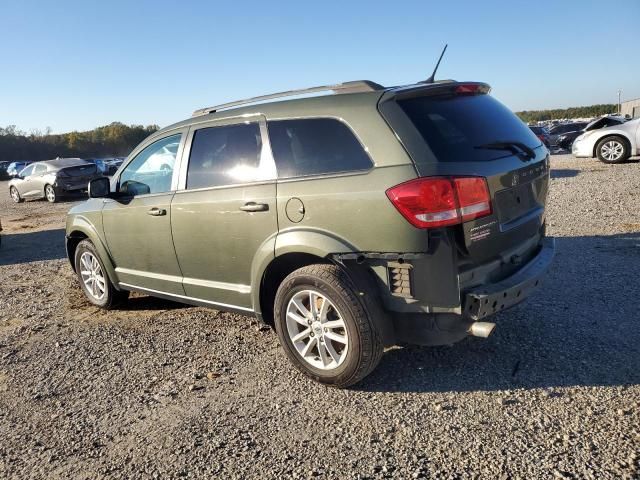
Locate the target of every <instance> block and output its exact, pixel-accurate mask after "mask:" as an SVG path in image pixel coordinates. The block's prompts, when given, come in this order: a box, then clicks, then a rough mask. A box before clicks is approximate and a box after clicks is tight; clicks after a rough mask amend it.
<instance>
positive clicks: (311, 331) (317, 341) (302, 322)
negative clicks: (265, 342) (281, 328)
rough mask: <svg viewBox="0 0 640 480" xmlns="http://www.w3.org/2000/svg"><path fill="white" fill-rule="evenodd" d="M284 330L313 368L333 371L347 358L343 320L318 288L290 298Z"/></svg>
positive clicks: (345, 332) (346, 340) (347, 343)
mask: <svg viewBox="0 0 640 480" xmlns="http://www.w3.org/2000/svg"><path fill="white" fill-rule="evenodd" d="M287 333H288V335H289V340H291V343H292V344H293V346H294V347H295V350H296V352H297V353H298V355H300V357H302V359H303V360H304V361H305V362H306V363H308V364H309V365H311V366H313V367H315V368H318V369H320V370H332V369H334V368H337V367H339V366H340V365H341V364H342V363H343V362H344V360H345V359H346V357H347V352H348V350H349V335H348V333H347V328H346V324H345V321H344V319H343V317H342V315H341V314H340V312H339V311H338V309H337V308H336V306H335V305H334V304H333V303H332V302H331V300H329V299H328V298H327V297H326V296H325V295H324V294H322V293H320V292H318V291H315V290H302V291H300V292H297V293H296V294H295V295H294V296H293V297H292V298H291V300H289V304H288V305H287Z"/></svg>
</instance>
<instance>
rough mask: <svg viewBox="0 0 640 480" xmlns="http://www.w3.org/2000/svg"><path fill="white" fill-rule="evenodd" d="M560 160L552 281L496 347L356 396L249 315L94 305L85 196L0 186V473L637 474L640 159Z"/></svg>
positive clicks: (392, 363) (416, 364) (407, 353)
mask: <svg viewBox="0 0 640 480" xmlns="http://www.w3.org/2000/svg"><path fill="white" fill-rule="evenodd" d="M552 167H553V171H552V185H551V196H550V201H549V208H548V233H549V234H550V235H551V236H554V237H556V241H557V254H556V258H555V262H554V265H553V267H552V268H551V271H550V272H549V274H548V278H547V279H546V281H545V283H544V285H543V287H542V289H541V290H540V291H538V292H537V293H536V294H535V295H534V296H533V297H531V298H530V299H528V301H527V302H526V303H524V304H521V305H519V306H517V307H515V308H513V309H511V310H508V311H506V312H503V313H501V314H500V315H499V316H497V317H496V323H497V324H498V327H497V328H496V331H495V333H494V334H493V335H492V336H491V337H490V338H489V339H486V340H481V339H472V338H470V339H468V340H465V341H463V342H461V343H459V344H456V345H454V346H451V347H438V348H419V347H406V348H400V347H397V348H393V349H390V350H389V351H387V352H386V353H385V355H384V357H383V359H382V362H381V364H380V366H379V367H378V369H377V370H376V371H375V372H374V373H373V374H372V375H371V376H369V377H368V378H367V379H365V381H363V382H362V383H361V384H359V385H357V386H355V387H353V388H351V389H349V390H336V389H331V388H326V387H323V386H321V385H318V384H315V383H313V382H311V381H310V380H308V379H306V378H304V377H303V376H301V375H300V374H299V373H297V371H296V370H294V369H293V368H292V367H290V366H289V365H288V363H287V360H286V358H285V355H284V353H283V352H282V351H281V349H280V347H279V346H278V342H277V338H276V334H275V332H273V331H270V330H268V329H267V330H265V329H263V328H259V327H258V325H257V323H256V322H255V320H252V319H251V318H247V317H242V316H237V315H232V314H226V313H221V312H217V311H214V310H207V309H203V308H194V307H188V306H184V305H180V304H176V303H171V302H167V301H162V300H157V299H153V298H149V297H145V296H141V295H136V296H134V297H133V298H132V299H131V300H130V301H129V302H128V303H127V304H126V305H125V306H123V307H122V308H120V309H118V310H115V311H111V312H103V311H101V310H99V309H97V308H95V307H92V306H91V305H90V304H89V303H88V302H86V301H85V300H84V298H83V296H82V293H81V291H80V289H79V287H78V285H77V281H76V279H75V277H74V275H73V274H72V271H71V268H70V267H69V265H68V262H67V260H66V258H65V254H64V219H65V214H66V211H67V210H68V209H69V208H70V207H71V206H72V205H73V204H74V202H73V201H67V202H62V203H58V204H55V205H51V204H48V203H47V202H45V201H29V202H26V203H23V204H19V205H16V204H14V203H12V202H11V200H10V198H9V196H8V192H7V182H0V219H1V220H2V225H3V228H4V231H3V232H2V245H1V246H0V478H12V479H13V478H15V479H26V478H34V479H40V478H47V479H48V478H78V479H96V478H225V479H226V478H238V479H239V478H312V477H313V478H399V479H404V478H527V479H531V478H592V479H606V478H629V479H631V478H636V479H637V478H640V328H639V327H640V310H639V309H638V300H637V297H638V293H639V292H640V274H639V272H640V208H639V207H640V163H639V162H638V161H636V162H630V163H627V164H623V165H605V164H602V163H599V162H597V161H595V160H585V159H580V160H577V159H573V158H572V157H571V156H569V155H555V156H554V157H553V159H552Z"/></svg>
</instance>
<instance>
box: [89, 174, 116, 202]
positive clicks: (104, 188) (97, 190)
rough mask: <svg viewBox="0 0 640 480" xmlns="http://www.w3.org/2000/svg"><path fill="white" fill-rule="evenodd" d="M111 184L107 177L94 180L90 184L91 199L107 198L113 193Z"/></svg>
mask: <svg viewBox="0 0 640 480" xmlns="http://www.w3.org/2000/svg"><path fill="white" fill-rule="evenodd" d="M110 183H111V182H109V179H108V178H107V177H100V178H94V179H93V180H91V181H90V182H89V198H105V197H108V196H109V194H110V193H111V185H110Z"/></svg>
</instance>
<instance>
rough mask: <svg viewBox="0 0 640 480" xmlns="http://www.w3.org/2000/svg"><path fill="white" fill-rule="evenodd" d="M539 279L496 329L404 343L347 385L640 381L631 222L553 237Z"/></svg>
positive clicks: (464, 387) (637, 261)
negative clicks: (621, 228) (458, 338)
mask: <svg viewBox="0 0 640 480" xmlns="http://www.w3.org/2000/svg"><path fill="white" fill-rule="evenodd" d="M556 246H557V248H556V257H555V259H554V264H553V266H552V267H551V269H550V271H549V274H548V276H547V278H546V279H545V283H544V284H543V287H542V288H541V289H540V290H539V291H538V292H537V293H536V294H534V295H533V296H532V297H530V298H529V299H528V300H527V301H526V302H525V303H523V304H521V305H519V306H517V307H515V308H513V309H511V310H508V311H506V312H503V313H501V314H499V315H498V316H496V317H495V320H494V321H495V322H496V324H497V327H496V329H495V333H494V334H493V335H492V336H491V337H490V338H489V339H486V340H482V339H476V338H469V339H467V340H464V341H463V342H461V343H458V344H456V345H453V346H450V347H436V348H428V347H414V346H410V347H405V348H396V349H392V350H390V351H388V352H386V353H385V355H384V357H383V359H382V362H381V363H380V366H379V367H378V369H377V370H375V371H374V372H373V373H372V374H371V375H370V376H369V377H368V378H366V379H365V380H364V381H363V382H362V383H361V384H359V385H357V386H356V387H355V388H356V389H358V390H365V391H390V392H430V391H436V392H443V391H451V392H457V391H475V390H486V391H494V390H503V389H512V388H546V387H564V386H575V385H580V386H585V387H588V386H601V385H608V386H624V385H635V384H640V349H639V347H638V346H639V345H640V328H638V325H639V324H638V322H639V320H640V314H639V313H638V312H639V310H638V305H637V303H638V302H637V295H638V292H640V275H638V272H640V232H638V233H635V234H624V235H613V236H602V237H575V238H570V237H560V238H557V239H556Z"/></svg>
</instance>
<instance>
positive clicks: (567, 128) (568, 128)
mask: <svg viewBox="0 0 640 480" xmlns="http://www.w3.org/2000/svg"><path fill="white" fill-rule="evenodd" d="M588 123H589V122H569V123H559V124H558V125H554V126H553V127H551V128H549V143H550V144H551V146H559V145H558V137H559V136H560V135H564V134H565V133H569V132H577V131H580V130H583V129H584V127H586V126H587V124H588ZM574 138H575V137H574Z"/></svg>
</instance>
